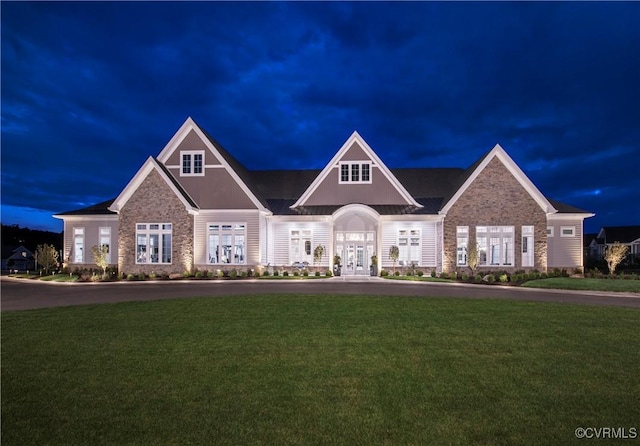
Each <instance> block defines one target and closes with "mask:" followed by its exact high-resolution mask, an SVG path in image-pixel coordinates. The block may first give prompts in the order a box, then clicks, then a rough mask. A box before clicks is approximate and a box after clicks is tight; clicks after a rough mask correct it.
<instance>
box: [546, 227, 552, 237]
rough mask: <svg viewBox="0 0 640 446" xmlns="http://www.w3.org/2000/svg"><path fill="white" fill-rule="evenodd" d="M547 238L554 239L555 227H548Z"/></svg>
mask: <svg viewBox="0 0 640 446" xmlns="http://www.w3.org/2000/svg"><path fill="white" fill-rule="evenodd" d="M547 237H553V226H547Z"/></svg>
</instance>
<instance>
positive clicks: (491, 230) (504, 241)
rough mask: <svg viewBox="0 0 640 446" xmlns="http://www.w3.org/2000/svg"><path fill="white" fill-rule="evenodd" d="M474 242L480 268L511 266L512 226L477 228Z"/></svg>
mask: <svg viewBox="0 0 640 446" xmlns="http://www.w3.org/2000/svg"><path fill="white" fill-rule="evenodd" d="M476 241H477V243H478V257H479V264H480V265H481V266H499V265H502V266H512V265H513V226H477V227H476Z"/></svg>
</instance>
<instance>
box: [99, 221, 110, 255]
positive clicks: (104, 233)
mask: <svg viewBox="0 0 640 446" xmlns="http://www.w3.org/2000/svg"><path fill="white" fill-rule="evenodd" d="M99 231H100V232H99V242H100V244H99V246H100V249H102V250H104V251H105V252H106V253H107V263H111V228H110V227H108V226H107V227H102V228H100V229H99Z"/></svg>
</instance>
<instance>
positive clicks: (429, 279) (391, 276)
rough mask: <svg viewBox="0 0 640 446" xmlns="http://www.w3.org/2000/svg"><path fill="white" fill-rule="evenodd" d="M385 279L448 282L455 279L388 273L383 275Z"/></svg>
mask: <svg viewBox="0 0 640 446" xmlns="http://www.w3.org/2000/svg"><path fill="white" fill-rule="evenodd" d="M384 278H385V279H390V280H408V281H410V282H448V283H453V282H455V280H451V279H442V278H440V277H431V276H394V275H388V276H385V277H384Z"/></svg>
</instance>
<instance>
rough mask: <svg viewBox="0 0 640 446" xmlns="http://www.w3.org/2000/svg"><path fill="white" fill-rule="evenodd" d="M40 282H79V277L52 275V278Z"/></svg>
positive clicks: (45, 278) (45, 277)
mask: <svg viewBox="0 0 640 446" xmlns="http://www.w3.org/2000/svg"><path fill="white" fill-rule="evenodd" d="M40 280H44V281H45V282H77V281H78V276H74V275H70V274H52V275H50V276H44V277H42V278H41V279H40Z"/></svg>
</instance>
